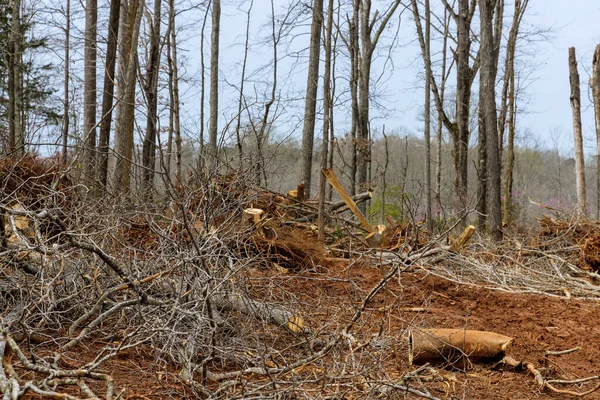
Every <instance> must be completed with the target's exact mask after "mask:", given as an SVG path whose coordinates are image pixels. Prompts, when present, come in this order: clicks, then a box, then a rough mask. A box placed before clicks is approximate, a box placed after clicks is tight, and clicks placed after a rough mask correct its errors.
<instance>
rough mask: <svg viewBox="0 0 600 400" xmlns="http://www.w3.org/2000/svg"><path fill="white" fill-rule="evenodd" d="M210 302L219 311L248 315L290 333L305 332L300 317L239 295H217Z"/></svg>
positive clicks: (302, 320)
mask: <svg viewBox="0 0 600 400" xmlns="http://www.w3.org/2000/svg"><path fill="white" fill-rule="evenodd" d="M211 300H212V302H213V305H214V306H215V307H217V308H219V309H223V310H232V311H237V312H240V313H242V314H245V315H250V316H252V317H254V318H256V319H259V320H263V321H268V322H271V323H273V324H276V325H279V326H283V327H285V328H286V329H288V330H289V331H290V332H292V333H300V332H303V331H304V330H306V328H305V327H304V319H303V318H302V317H301V316H299V315H295V314H294V313H292V312H290V311H287V310H282V309H280V308H276V307H274V306H272V305H270V304H267V303H263V302H260V301H256V300H252V299H250V298H248V297H245V296H242V295H239V294H234V293H218V294H215V295H213V296H212V297H211Z"/></svg>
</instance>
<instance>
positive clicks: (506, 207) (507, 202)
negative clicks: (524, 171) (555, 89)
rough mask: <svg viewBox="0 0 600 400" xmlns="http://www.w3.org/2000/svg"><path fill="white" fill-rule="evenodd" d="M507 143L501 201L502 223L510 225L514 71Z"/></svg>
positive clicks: (515, 98)
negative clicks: (502, 201)
mask: <svg viewBox="0 0 600 400" xmlns="http://www.w3.org/2000/svg"><path fill="white" fill-rule="evenodd" d="M508 97H509V102H508V112H509V115H508V123H507V126H508V141H507V144H506V168H505V169H504V181H503V187H502V191H503V199H504V204H503V205H502V209H503V215H504V222H505V223H507V224H508V223H510V222H511V220H512V219H513V217H514V216H513V215H512V188H513V170H514V166H515V137H516V123H517V96H516V88H515V74H514V71H513V73H512V76H511V77H510V81H509V91H508Z"/></svg>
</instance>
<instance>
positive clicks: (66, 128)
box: [61, 0, 71, 167]
mask: <svg viewBox="0 0 600 400" xmlns="http://www.w3.org/2000/svg"><path fill="white" fill-rule="evenodd" d="M70 46H71V0H67V4H66V9H65V75H64V80H65V82H64V86H63V90H64V92H65V93H64V97H63V126H62V160H61V162H62V165H63V167H66V166H67V153H68V143H69V66H70V63H71V60H70V57H69V52H70V50H71V49H70Z"/></svg>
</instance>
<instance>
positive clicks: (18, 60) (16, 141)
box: [8, 0, 25, 155]
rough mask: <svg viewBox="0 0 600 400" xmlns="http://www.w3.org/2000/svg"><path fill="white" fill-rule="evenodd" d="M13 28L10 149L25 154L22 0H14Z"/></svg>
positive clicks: (10, 71)
mask: <svg viewBox="0 0 600 400" xmlns="http://www.w3.org/2000/svg"><path fill="white" fill-rule="evenodd" d="M11 23H12V29H11V32H10V49H11V54H10V56H9V64H10V65H9V82H8V87H9V89H8V96H9V110H8V115H9V149H10V151H11V152H14V154H16V155H24V154H25V132H24V131H23V126H22V123H21V112H22V106H23V99H22V98H21V96H22V94H23V79H22V71H21V68H22V53H21V52H22V48H21V43H22V40H23V39H22V35H21V0H12V22H11Z"/></svg>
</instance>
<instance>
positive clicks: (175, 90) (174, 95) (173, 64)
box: [169, 0, 183, 184]
mask: <svg viewBox="0 0 600 400" xmlns="http://www.w3.org/2000/svg"><path fill="white" fill-rule="evenodd" d="M169 23H170V26H171V32H170V35H171V40H170V43H171V47H170V49H169V50H170V53H169V61H170V62H169V69H170V71H169V72H170V75H171V76H172V85H173V86H172V92H171V93H170V97H171V109H172V110H173V113H172V122H171V125H172V126H173V131H174V132H173V133H174V136H175V180H176V182H177V184H181V183H182V179H183V177H182V175H181V145H182V139H181V117H180V114H181V113H180V107H179V106H180V104H179V68H178V64H177V30H176V29H175V0H169Z"/></svg>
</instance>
